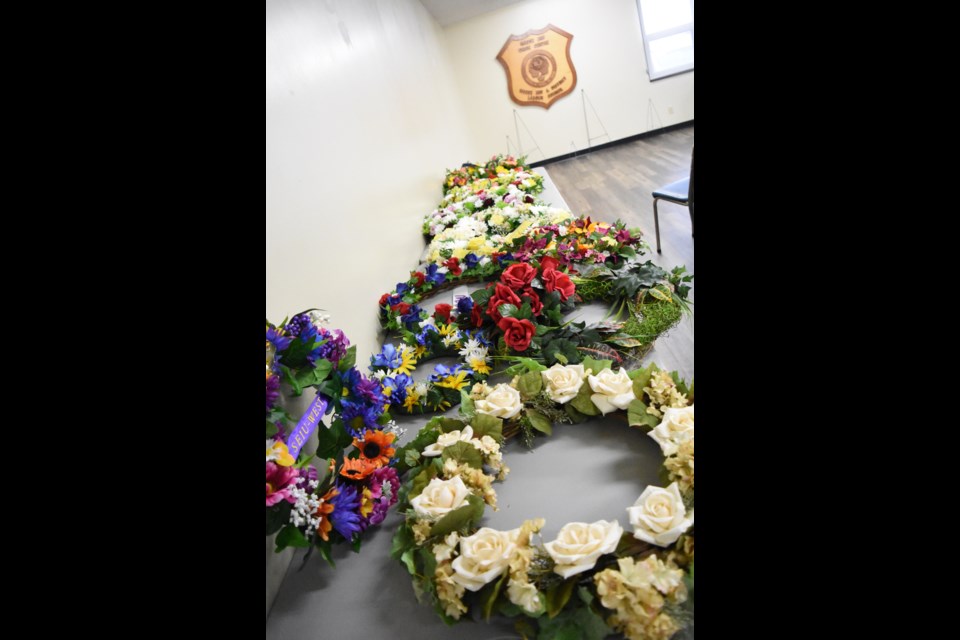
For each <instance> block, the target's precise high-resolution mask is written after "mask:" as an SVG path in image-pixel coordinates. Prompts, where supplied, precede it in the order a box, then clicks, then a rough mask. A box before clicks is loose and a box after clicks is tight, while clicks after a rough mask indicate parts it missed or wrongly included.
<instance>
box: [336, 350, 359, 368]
mask: <svg viewBox="0 0 960 640" xmlns="http://www.w3.org/2000/svg"><path fill="white" fill-rule="evenodd" d="M356 363H357V345H353V346H351V347H348V348H347V352H346V353H345V354H344V356H343V357H342V358H340V363H339V364H338V365H337V371H340V372H341V373H346V372H347V371H349V370H350V368H351V367H352V366H353V365H355V364H356Z"/></svg>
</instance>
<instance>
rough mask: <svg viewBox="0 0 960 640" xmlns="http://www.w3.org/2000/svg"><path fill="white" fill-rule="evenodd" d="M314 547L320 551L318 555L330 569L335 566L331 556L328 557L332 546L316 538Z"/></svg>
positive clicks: (326, 541) (328, 542)
mask: <svg viewBox="0 0 960 640" xmlns="http://www.w3.org/2000/svg"><path fill="white" fill-rule="evenodd" d="M315 546H316V547H317V549H319V550H320V555H321V556H323V559H324V560H326V561H327V564H329V565H330V566H331V567H336V566H337V564H336V563H335V562H334V561H333V556H332V555H330V551H331V549H332V546H331V544H330V541H329V540H324V539H323V538H321V537H320V536H317V541H316V545H315Z"/></svg>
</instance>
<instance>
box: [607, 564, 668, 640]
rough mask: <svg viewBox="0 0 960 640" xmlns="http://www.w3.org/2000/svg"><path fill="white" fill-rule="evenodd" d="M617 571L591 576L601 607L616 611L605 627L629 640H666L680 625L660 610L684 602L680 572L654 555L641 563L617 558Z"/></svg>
mask: <svg viewBox="0 0 960 640" xmlns="http://www.w3.org/2000/svg"><path fill="white" fill-rule="evenodd" d="M617 564H618V566H619V570H617V569H605V570H603V571H601V572H600V573H598V574H597V575H595V576H594V578H593V579H594V582H595V583H596V585H597V594H598V595H599V596H600V602H601V604H603V606H604V607H606V608H607V609H610V610H612V611H615V612H616V613H614V614H613V615H612V616H610V617H609V618H608V619H607V623H608V624H609V625H610V626H611V627H612V628H614V629H616V630H617V631H620V632H622V633H623V634H624V635H625V636H626V637H627V638H630V640H667V638H669V637H670V636H672V635H673V634H674V633H676V632H677V631H679V630H680V624H679V623H678V622H677V621H676V620H674V619H673V618H672V617H671V616H670V615H669V614H667V613H666V612H665V611H664V610H663V609H664V605H665V604H666V603H668V602H669V603H673V604H679V603H681V602H683V601H685V600H686V599H687V589H686V586H685V585H684V584H683V571H681V570H680V569H678V568H677V567H676V566H675V565H674V564H673V563H672V562H670V561H668V562H667V564H664V563H663V561H662V560H660V558H658V557H657V556H655V555H650V556H647V557H646V558H645V559H644V560H642V561H640V562H634V560H633V558H620V559H619V560H618V561H617Z"/></svg>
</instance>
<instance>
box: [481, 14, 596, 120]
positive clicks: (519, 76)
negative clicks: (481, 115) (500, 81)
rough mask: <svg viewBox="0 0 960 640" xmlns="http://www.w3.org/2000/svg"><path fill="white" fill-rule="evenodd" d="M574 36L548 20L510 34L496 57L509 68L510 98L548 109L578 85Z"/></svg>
mask: <svg viewBox="0 0 960 640" xmlns="http://www.w3.org/2000/svg"><path fill="white" fill-rule="evenodd" d="M572 41H573V36H572V35H570V34H569V33H567V32H566V31H564V30H563V29H558V28H557V27H555V26H553V25H552V24H548V25H547V26H545V27H544V28H543V29H537V30H536V31H533V30H531V31H527V32H526V33H524V34H523V35H519V36H514V35H511V36H510V37H509V38H508V39H507V41H506V43H505V44H504V45H503V48H502V49H500V53H498V54H497V60H499V61H500V64H502V65H503V70H504V71H506V72H507V89H508V91H509V92H510V99H511V100H513V101H514V102H516V103H517V104H520V105H527V106H537V107H543V108H544V109H549V108H550V105H552V104H553V103H554V102H556V101H557V100H559V99H560V98H562V97H563V96H565V95H567V94H568V93H570V92H571V91H573V89H574V87H576V86H577V70H576V69H574V68H573V60H571V59H570V43H571V42H572Z"/></svg>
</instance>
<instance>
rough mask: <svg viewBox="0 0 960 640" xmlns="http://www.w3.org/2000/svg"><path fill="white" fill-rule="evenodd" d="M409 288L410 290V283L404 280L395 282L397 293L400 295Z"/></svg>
mask: <svg viewBox="0 0 960 640" xmlns="http://www.w3.org/2000/svg"><path fill="white" fill-rule="evenodd" d="M409 290H410V285H408V284H407V283H406V282H398V283H397V295H399V296H402V295H403V294H405V293H406V292H407V291H409Z"/></svg>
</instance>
